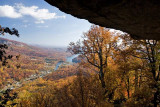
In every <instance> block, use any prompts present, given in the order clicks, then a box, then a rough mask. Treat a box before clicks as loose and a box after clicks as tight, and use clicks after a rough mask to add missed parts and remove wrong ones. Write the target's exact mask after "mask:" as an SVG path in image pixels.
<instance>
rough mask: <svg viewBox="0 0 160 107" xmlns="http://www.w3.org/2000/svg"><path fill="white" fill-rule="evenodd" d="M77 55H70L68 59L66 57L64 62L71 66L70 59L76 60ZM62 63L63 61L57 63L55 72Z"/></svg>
mask: <svg viewBox="0 0 160 107" xmlns="http://www.w3.org/2000/svg"><path fill="white" fill-rule="evenodd" d="M78 55H79V54H76V55H72V56H69V57H66V62H68V63H70V64H72V63H73V62H72V59H74V58H76V57H77V56H78ZM62 63H64V61H59V62H58V63H57V64H56V67H55V69H54V70H55V71H56V70H57V69H58V68H59V66H60V65H61V64H62Z"/></svg>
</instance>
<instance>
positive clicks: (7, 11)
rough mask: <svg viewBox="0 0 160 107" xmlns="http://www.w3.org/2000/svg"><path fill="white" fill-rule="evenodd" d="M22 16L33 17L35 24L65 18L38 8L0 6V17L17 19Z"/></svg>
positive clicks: (19, 5) (17, 5)
mask: <svg viewBox="0 0 160 107" xmlns="http://www.w3.org/2000/svg"><path fill="white" fill-rule="evenodd" d="M22 16H31V17H33V18H34V19H35V20H36V21H35V23H36V24H39V23H44V21H45V20H50V19H58V18H65V16H58V15H56V13H55V12H49V10H48V9H39V7H38V6H30V7H27V6H24V5H23V4H16V5H15V6H9V5H4V6H0V17H9V18H19V17H22Z"/></svg>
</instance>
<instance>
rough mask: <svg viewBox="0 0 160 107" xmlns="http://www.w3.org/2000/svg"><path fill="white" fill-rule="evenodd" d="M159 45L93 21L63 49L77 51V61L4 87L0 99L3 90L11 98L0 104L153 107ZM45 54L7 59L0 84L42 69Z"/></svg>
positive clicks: (159, 97) (158, 90) (159, 87)
mask: <svg viewBox="0 0 160 107" xmlns="http://www.w3.org/2000/svg"><path fill="white" fill-rule="evenodd" d="M13 48H14V46H13ZM15 49H16V48H15ZM159 49H160V43H159V41H157V40H134V39H132V38H131V37H130V35H128V34H126V33H122V32H120V31H114V32H113V31H112V32H111V31H110V29H107V28H104V27H100V26H96V25H92V26H91V28H90V29H89V31H88V32H85V33H84V34H83V38H82V40H81V41H78V42H76V43H74V42H71V43H70V44H69V46H68V49H67V50H68V52H70V53H72V54H79V57H78V58H79V59H80V60H81V61H80V63H77V64H72V65H62V66H61V67H60V68H59V69H58V70H57V71H53V72H52V73H50V74H48V75H47V76H45V77H43V78H38V79H36V80H34V81H32V82H29V83H26V84H23V86H22V87H20V88H17V89H14V90H12V91H8V93H7V94H3V95H1V97H0V100H1V101H2V102H3V100H4V99H5V96H6V95H7V96H9V97H10V99H9V100H7V102H6V103H5V105H4V104H2V105H3V106H6V105H8V106H9V105H13V106H15V107H112V106H115V107H135V106H137V107H157V106H160V78H159V75H160V55H159V54H160V50H159ZM6 51H7V50H6ZM36 52H37V51H36ZM12 54H14V53H12ZM35 54H36V55H35V56H37V54H38V53H35ZM30 55H31V56H32V55H33V56H34V54H32V53H30ZM45 55H46V54H45ZM49 55H50V54H49ZM49 55H47V56H39V57H38V60H33V59H32V60H31V58H28V57H27V56H26V55H20V59H17V60H14V61H13V60H9V61H8V65H6V66H1V68H0V84H1V87H2V85H3V84H4V83H5V82H7V80H6V79H10V78H14V79H16V80H17V81H18V80H21V79H22V78H25V77H26V76H28V75H30V74H31V73H32V72H38V71H39V70H46V69H44V68H45V67H44V64H43V62H44V57H45V58H46V57H48V56H49ZM33 56H32V58H33ZM56 57H57V56H56ZM63 60H64V59H63ZM27 61H28V62H27ZM19 63H20V64H21V66H19V67H18V68H17V64H19ZM28 63H29V64H28ZM52 64H53V65H54V63H52Z"/></svg>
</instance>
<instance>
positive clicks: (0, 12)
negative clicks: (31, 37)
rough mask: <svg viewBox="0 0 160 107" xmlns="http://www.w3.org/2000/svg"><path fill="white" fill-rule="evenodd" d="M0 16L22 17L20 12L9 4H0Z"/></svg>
mask: <svg viewBox="0 0 160 107" xmlns="http://www.w3.org/2000/svg"><path fill="white" fill-rule="evenodd" d="M0 17H9V18H19V17H22V15H21V13H19V12H17V11H16V9H15V8H14V7H12V6H9V5H4V6H0Z"/></svg>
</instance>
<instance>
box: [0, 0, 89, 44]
mask: <svg viewBox="0 0 160 107" xmlns="http://www.w3.org/2000/svg"><path fill="white" fill-rule="evenodd" d="M0 25H1V26H2V27H9V28H16V29H17V30H18V31H19V34H20V37H19V38H18V37H16V36H12V35H7V34H6V35H5V36H4V38H7V39H10V40H16V41H21V42H24V43H28V44H34V45H41V46H53V47H67V46H68V44H69V43H70V42H72V41H73V42H76V41H78V40H79V39H80V38H81V36H83V32H86V31H88V30H89V28H90V26H91V23H89V22H88V21H87V20H84V19H78V18H76V17H73V16H71V15H69V14H66V13H64V12H62V11H60V10H59V9H58V8H56V7H54V6H51V5H50V4H48V3H47V2H45V1H44V0H0ZM1 37H2V36H1Z"/></svg>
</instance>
